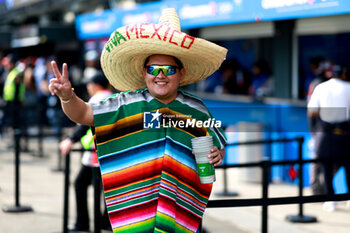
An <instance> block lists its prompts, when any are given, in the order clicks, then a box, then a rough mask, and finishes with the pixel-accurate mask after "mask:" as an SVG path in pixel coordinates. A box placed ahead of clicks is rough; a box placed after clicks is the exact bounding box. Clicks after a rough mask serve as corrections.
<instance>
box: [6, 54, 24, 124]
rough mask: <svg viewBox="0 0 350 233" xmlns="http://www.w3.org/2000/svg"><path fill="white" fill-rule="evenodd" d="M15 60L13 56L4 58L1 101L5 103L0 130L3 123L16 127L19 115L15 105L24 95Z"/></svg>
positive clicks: (18, 68)
mask: <svg viewBox="0 0 350 233" xmlns="http://www.w3.org/2000/svg"><path fill="white" fill-rule="evenodd" d="M16 63H17V59H16V58H15V56H14V55H13V54H9V55H7V56H6V62H5V64H4V65H5V70H6V71H7V72H8V73H7V77H6V80H5V83H4V90H3V99H4V101H5V102H6V106H5V110H4V116H3V118H2V121H1V122H0V129H2V128H3V126H4V124H5V122H7V123H9V125H10V126H16V127H17V126H18V124H19V120H20V118H19V115H20V112H18V111H17V110H18V107H16V106H17V105H21V104H22V102H23V99H24V95H25V86H24V82H23V75H21V72H22V71H23V70H21V67H22V66H20V67H17V66H16Z"/></svg>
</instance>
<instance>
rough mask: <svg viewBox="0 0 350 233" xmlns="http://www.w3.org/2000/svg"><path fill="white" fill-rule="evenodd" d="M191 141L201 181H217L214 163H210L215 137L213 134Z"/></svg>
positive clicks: (204, 182)
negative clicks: (209, 156)
mask: <svg viewBox="0 0 350 233" xmlns="http://www.w3.org/2000/svg"><path fill="white" fill-rule="evenodd" d="M191 142H192V149H193V152H194V155H195V158H196V163H197V172H198V175H199V179H200V181H201V183H202V184H208V183H213V182H214V181H215V169H214V166H213V164H210V163H209V161H210V159H209V158H208V155H209V154H210V151H211V149H212V148H213V138H212V137H211V136H204V137H197V138H193V139H192V140H191Z"/></svg>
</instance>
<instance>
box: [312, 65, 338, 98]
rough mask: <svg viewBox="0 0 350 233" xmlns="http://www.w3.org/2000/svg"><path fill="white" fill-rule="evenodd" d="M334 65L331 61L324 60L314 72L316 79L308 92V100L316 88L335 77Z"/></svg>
mask: <svg viewBox="0 0 350 233" xmlns="http://www.w3.org/2000/svg"><path fill="white" fill-rule="evenodd" d="M333 68H334V66H333V64H332V62H331V61H330V60H323V61H322V62H320V64H319V66H318V67H317V69H315V70H314V72H315V75H316V77H315V78H314V79H313V80H312V81H311V83H310V85H309V88H308V91H307V100H310V98H311V95H312V93H313V91H314V90H315V88H316V86H317V85H318V84H320V83H322V82H325V81H327V80H328V79H330V78H332V77H333Z"/></svg>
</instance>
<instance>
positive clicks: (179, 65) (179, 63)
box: [143, 55, 184, 70]
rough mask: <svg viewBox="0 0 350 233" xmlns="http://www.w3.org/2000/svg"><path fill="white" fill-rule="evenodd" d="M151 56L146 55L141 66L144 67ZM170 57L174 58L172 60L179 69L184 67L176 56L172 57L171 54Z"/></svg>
mask: <svg viewBox="0 0 350 233" xmlns="http://www.w3.org/2000/svg"><path fill="white" fill-rule="evenodd" d="M151 56H152V55H151ZM151 56H148V57H147V58H146V60H145V63H143V67H146V66H147V63H148V62H149V58H150V57H151ZM171 57H173V58H174V61H175V63H176V65H177V66H178V67H179V69H180V70H181V69H182V68H183V67H184V66H183V64H182V62H181V61H180V60H179V59H178V58H177V57H174V56H171Z"/></svg>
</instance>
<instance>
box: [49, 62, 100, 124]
mask: <svg viewBox="0 0 350 233" xmlns="http://www.w3.org/2000/svg"><path fill="white" fill-rule="evenodd" d="M51 66H52V69H53V72H54V74H55V77H56V78H53V79H51V80H50V84H49V90H50V93H51V95H57V96H58V97H59V98H60V100H61V106H62V109H63V111H64V113H65V114H66V115H67V116H68V117H69V118H70V119H71V120H72V121H74V122H76V123H79V124H82V125H90V126H91V125H94V116H93V112H92V107H91V105H90V104H88V103H86V102H84V101H83V100H82V99H80V98H79V97H77V96H76V95H75V94H74V92H73V89H72V84H71V82H70V81H69V78H68V66H67V64H66V63H64V64H63V66H62V74H61V72H60V71H59V69H58V67H57V64H56V62H55V61H52V62H51Z"/></svg>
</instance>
